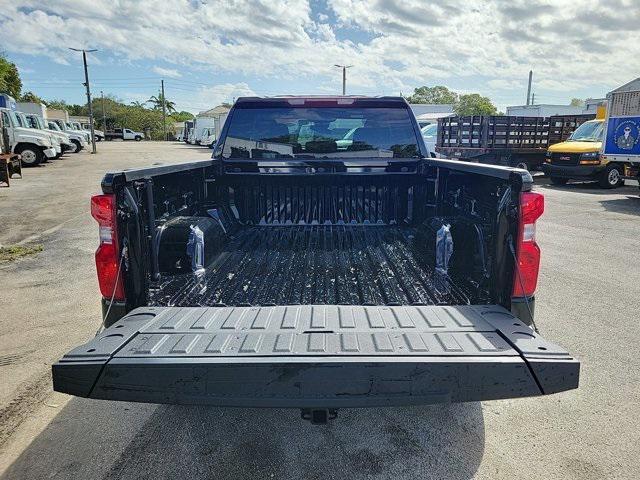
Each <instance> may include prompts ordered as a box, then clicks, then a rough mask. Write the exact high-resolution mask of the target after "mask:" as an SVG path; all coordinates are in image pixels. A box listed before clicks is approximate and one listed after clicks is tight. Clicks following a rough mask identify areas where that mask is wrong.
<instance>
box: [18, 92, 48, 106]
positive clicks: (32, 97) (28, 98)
mask: <svg viewBox="0 0 640 480" xmlns="http://www.w3.org/2000/svg"><path fill="white" fill-rule="evenodd" d="M19 101H20V102H31V103H44V104H45V105H47V102H45V101H44V100H43V99H42V98H40V97H39V96H38V95H36V94H35V93H33V92H31V91H28V92H24V93H23V94H22V95H21V96H20V98H19Z"/></svg>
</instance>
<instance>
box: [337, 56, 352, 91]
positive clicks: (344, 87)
mask: <svg viewBox="0 0 640 480" xmlns="http://www.w3.org/2000/svg"><path fill="white" fill-rule="evenodd" d="M334 67H338V68H341V69H342V95H346V94H347V68H351V67H353V65H338V64H335V65H334Z"/></svg>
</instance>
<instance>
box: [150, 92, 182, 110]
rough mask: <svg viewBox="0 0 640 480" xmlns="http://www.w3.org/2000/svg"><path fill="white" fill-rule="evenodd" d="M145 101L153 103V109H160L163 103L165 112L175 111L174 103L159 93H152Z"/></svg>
mask: <svg viewBox="0 0 640 480" xmlns="http://www.w3.org/2000/svg"><path fill="white" fill-rule="evenodd" d="M147 103H150V104H151V105H153V109H154V110H162V104H163V103H164V106H165V109H166V111H167V113H173V112H175V111H176V103H175V102H172V101H170V100H167V99H166V98H164V97H163V96H162V94H161V93H159V94H158V95H153V96H152V97H151V98H150V99H149V100H147Z"/></svg>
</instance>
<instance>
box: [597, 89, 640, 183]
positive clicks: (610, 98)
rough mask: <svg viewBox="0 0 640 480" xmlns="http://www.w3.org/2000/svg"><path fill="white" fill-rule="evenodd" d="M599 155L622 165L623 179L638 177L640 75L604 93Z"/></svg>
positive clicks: (636, 178)
mask: <svg viewBox="0 0 640 480" xmlns="http://www.w3.org/2000/svg"><path fill="white" fill-rule="evenodd" d="M602 158H603V160H607V161H609V162H615V163H620V164H622V165H624V172H625V174H624V178H625V179H633V180H640V78H636V79H635V80H632V81H631V82H629V83H627V84H625V85H622V86H621V87H618V88H616V89H615V90H613V91H612V92H609V94H607V116H606V120H605V131H604V142H603V145H602Z"/></svg>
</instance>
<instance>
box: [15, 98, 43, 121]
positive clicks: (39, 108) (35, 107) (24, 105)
mask: <svg viewBox="0 0 640 480" xmlns="http://www.w3.org/2000/svg"><path fill="white" fill-rule="evenodd" d="M16 105H17V107H18V111H19V112H22V113H32V114H34V115H38V116H39V117H40V118H42V119H45V118H47V106H46V105H45V104H43V103H35V102H17V103H16Z"/></svg>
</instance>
